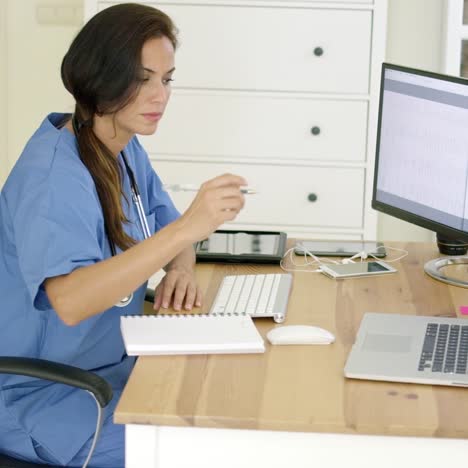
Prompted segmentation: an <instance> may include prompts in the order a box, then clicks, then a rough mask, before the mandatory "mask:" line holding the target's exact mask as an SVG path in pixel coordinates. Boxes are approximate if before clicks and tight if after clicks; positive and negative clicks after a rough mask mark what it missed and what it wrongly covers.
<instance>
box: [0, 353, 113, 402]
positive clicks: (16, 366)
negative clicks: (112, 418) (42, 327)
mask: <svg viewBox="0 0 468 468" xmlns="http://www.w3.org/2000/svg"><path fill="white" fill-rule="evenodd" d="M0 373H2V374H16V375H26V376H28V377H36V378H38V379H44V380H50V381H52V382H58V383H63V384H66V385H71V386H72V387H77V388H81V389H83V390H88V391H89V392H91V393H92V394H93V395H94V396H95V398H96V400H97V401H98V402H99V404H100V405H101V407H102V408H104V407H105V406H107V404H108V403H109V402H110V401H111V399H112V395H113V392H112V387H111V386H110V384H109V383H108V382H107V381H106V380H104V379H103V378H102V377H100V376H99V375H97V374H95V373H93V372H90V371H86V370H83V369H80V368H79V367H74V366H69V365H68V364H60V363H58V362H53V361H46V360H45V359H36V358H24V357H0Z"/></svg>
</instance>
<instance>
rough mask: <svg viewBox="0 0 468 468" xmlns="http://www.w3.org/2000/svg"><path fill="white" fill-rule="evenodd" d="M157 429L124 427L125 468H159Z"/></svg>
mask: <svg viewBox="0 0 468 468" xmlns="http://www.w3.org/2000/svg"><path fill="white" fill-rule="evenodd" d="M159 460H160V458H159V427H158V426H144V425H138V424H127V425H126V426H125V468H159V467H160V466H161V465H160V463H159Z"/></svg>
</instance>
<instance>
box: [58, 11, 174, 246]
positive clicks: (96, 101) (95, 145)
mask: <svg viewBox="0 0 468 468" xmlns="http://www.w3.org/2000/svg"><path fill="white" fill-rule="evenodd" d="M176 35H177V30H176V28H175V26H174V24H173V22H172V20H171V19H170V18H169V17H168V16H167V15H166V14H165V13H163V12H162V11H160V10H157V9H156V8H153V7H151V6H146V5H139V4H136V3H124V4H120V5H115V6H112V7H110V8H107V9H105V10H103V11H101V12H100V13H98V14H97V15H96V16H94V17H93V18H91V20H90V21H89V22H88V23H86V24H85V25H84V27H83V28H82V29H81V31H80V32H79V33H78V35H77V36H76V37H75V39H74V40H73V42H72V44H71V46H70V48H69V50H68V52H67V53H66V55H65V57H64V58H63V61H62V67H61V75H62V81H63V84H64V85H65V88H66V89H67V90H68V91H69V92H70V93H71V94H72V95H73V97H74V98H75V101H76V105H75V114H74V118H75V122H76V123H77V126H78V130H79V131H78V134H77V135H76V138H77V140H78V147H79V151H80V158H81V160H82V161H83V163H84V165H85V166H86V167H87V169H88V171H89V172H90V174H91V176H92V178H93V180H94V184H95V185H96V191H97V194H98V196H99V201H100V203H101V207H102V211H103V215H104V223H105V228H106V231H107V236H108V238H109V241H110V242H111V243H113V244H114V245H117V246H118V247H120V248H121V249H122V250H125V249H127V248H129V247H131V246H132V245H133V244H135V240H134V239H132V238H131V237H130V236H129V235H127V234H126V233H125V231H124V229H123V223H127V222H128V219H127V218H126V216H125V214H124V210H123V208H122V203H121V200H122V197H124V193H123V187H122V173H121V167H120V165H119V162H118V160H117V158H115V156H114V155H112V153H111V151H110V150H109V149H108V148H107V146H106V145H105V144H104V143H103V142H102V141H101V140H100V139H99V138H98V137H97V136H96V134H95V133H94V131H93V119H94V116H95V115H99V116H100V115H104V114H108V113H115V112H117V111H118V110H120V109H122V108H123V107H125V106H126V105H127V104H128V103H129V102H131V101H132V99H133V98H134V97H135V96H136V94H137V92H138V90H139V87H140V85H141V79H142V63H141V51H142V48H143V45H144V43H145V42H146V41H148V40H149V39H154V38H160V37H166V38H168V39H169V40H170V41H171V43H172V45H173V46H174V49H175V48H176V47H177V37H176Z"/></svg>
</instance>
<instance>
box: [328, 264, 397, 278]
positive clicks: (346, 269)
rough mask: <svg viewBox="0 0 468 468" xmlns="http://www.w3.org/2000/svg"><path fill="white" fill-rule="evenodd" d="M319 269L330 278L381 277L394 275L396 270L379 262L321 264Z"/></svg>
mask: <svg viewBox="0 0 468 468" xmlns="http://www.w3.org/2000/svg"><path fill="white" fill-rule="evenodd" d="M320 269H321V271H322V273H323V274H325V275H327V276H330V277H331V278H336V279H340V278H352V277H355V276H371V275H382V274H386V273H395V272H396V271H397V270H395V268H393V267H391V266H390V265H388V264H387V263H384V262H381V261H375V262H355V263H347V264H344V265H343V264H341V263H340V264H336V265H335V264H328V263H327V264H322V265H320Z"/></svg>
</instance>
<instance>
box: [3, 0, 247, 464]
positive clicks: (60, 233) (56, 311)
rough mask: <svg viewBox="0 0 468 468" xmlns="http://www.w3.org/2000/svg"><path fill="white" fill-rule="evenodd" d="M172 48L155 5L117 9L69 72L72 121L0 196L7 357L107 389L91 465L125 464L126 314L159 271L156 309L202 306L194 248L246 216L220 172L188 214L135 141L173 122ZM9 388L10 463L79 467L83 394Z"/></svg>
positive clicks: (11, 384)
mask: <svg viewBox="0 0 468 468" xmlns="http://www.w3.org/2000/svg"><path fill="white" fill-rule="evenodd" d="M176 45H177V40H176V34H175V28H174V25H173V23H172V22H171V20H170V19H169V18H168V17H167V16H166V15H165V14H164V13H162V12H160V11H158V10H156V9H154V8H151V7H149V6H143V5H135V4H121V5H117V6H113V7H111V8H108V9H106V10H103V11H102V12H100V13H99V14H97V15H96V16H95V17H94V18H92V19H91V20H90V21H89V22H88V23H87V24H86V25H85V26H84V27H83V29H82V30H81V31H80V32H79V34H78V35H77V37H76V38H75V39H74V41H73V43H72V44H71V46H70V49H69V51H68V52H67V54H66V55H65V57H64V60H63V63H62V70H61V72H62V79H63V82H64V85H65V87H66V88H67V90H68V91H69V92H70V93H71V94H72V95H73V96H74V98H75V101H76V105H75V110H74V114H73V115H68V114H50V115H49V116H47V117H46V118H45V119H44V121H43V122H42V124H41V126H40V127H39V129H38V130H37V131H36V132H35V133H34V135H33V136H32V137H31V139H30V140H29V142H28V143H27V145H26V147H25V149H24V151H23V153H22V154H21V156H20V158H19V160H18V162H17V164H16V165H15V167H14V168H13V170H12V172H11V174H10V176H9V178H8V180H7V182H6V183H5V185H4V187H3V190H2V192H1V196H0V297H2V306H1V311H0V355H10V356H11V355H15V356H26V357H37V358H42V359H48V360H52V361H59V362H63V363H66V364H71V365H74V366H77V367H81V368H84V369H89V370H92V371H94V372H96V373H97V374H99V375H101V376H102V377H103V378H105V379H106V380H107V381H109V382H110V383H111V385H112V387H113V389H114V398H113V400H112V402H111V403H110V405H109V406H108V408H107V409H106V411H107V412H106V415H105V421H104V427H103V431H102V434H101V437H100V439H99V441H98V444H97V447H96V450H95V452H94V455H93V457H92V459H91V462H90V465H89V466H91V467H100V468H105V467H111V468H119V467H123V466H124V434H123V431H124V427H123V426H120V425H114V424H113V422H112V415H113V410H114V408H115V405H116V403H117V401H118V399H119V396H120V394H121V392H122V389H123V387H124V385H125V383H126V381H127V378H128V376H129V373H130V371H131V369H132V366H133V364H134V359H133V358H130V357H128V356H127V355H126V354H125V349H124V346H123V342H122V338H121V334H120V329H119V324H120V316H121V315H122V314H138V313H141V310H142V304H143V300H144V294H145V290H146V281H147V279H148V278H149V277H150V276H151V275H153V274H154V273H155V272H156V271H158V270H159V269H161V268H164V269H165V270H166V276H165V277H164V279H163V281H162V282H161V284H160V286H159V287H158V290H157V292H156V298H155V307H156V308H159V307H160V306H161V307H163V308H165V307H169V306H173V307H174V309H176V310H180V309H187V310H190V309H191V308H192V307H197V306H200V305H201V301H202V297H201V293H200V290H199V289H198V287H197V285H196V283H195V279H194V274H193V269H194V260H195V256H194V251H193V247H192V245H193V243H194V242H196V241H198V240H201V239H203V238H205V237H207V236H208V235H209V234H210V233H211V232H213V231H214V230H215V229H216V228H217V227H219V226H220V225H221V224H222V223H224V222H226V221H228V220H232V219H234V218H235V216H236V215H237V213H238V212H239V210H240V209H241V208H242V207H243V204H244V198H243V195H242V193H241V191H240V187H241V186H243V185H246V181H245V180H244V179H243V178H241V177H238V176H235V175H230V174H225V175H222V176H219V177H217V178H215V179H212V180H209V181H207V182H205V183H204V184H203V185H202V186H201V189H200V191H199V192H198V194H197V195H196V197H195V199H194V201H193V203H192V204H191V206H190V207H189V208H188V210H187V211H186V212H185V213H184V214H182V215H179V213H178V212H177V210H176V209H175V207H174V205H173V203H172V202H171V200H170V198H169V196H168V195H167V193H166V192H164V191H163V190H162V186H161V181H160V180H159V178H158V176H157V175H156V174H155V172H154V171H153V169H152V167H151V165H150V162H149V159H148V156H147V154H146V152H145V151H144V149H143V148H142V147H141V145H140V143H139V142H138V139H137V137H136V135H137V134H138V135H152V134H153V133H155V131H156V129H157V127H158V124H159V121H160V119H161V118H162V116H163V115H164V112H165V109H166V105H167V103H168V100H169V96H170V91H171V86H170V85H171V81H172V76H173V73H174V52H175V48H176ZM127 165H128V167H129V170H127V169H126V166H127ZM132 174H133V176H132ZM132 177H134V179H135V183H136V185H137V186H138V188H139V193H140V197H141V206H142V211H143V213H142V214H143V215H144V218H145V219H146V223H143V222H141V221H142V216H139V214H138V208H139V207H138V205H136V204H135V203H134V202H133V195H134V194H133V193H132V190H131V178H132ZM140 214H141V213H140ZM145 229H147V230H149V232H147V233H146V235H145V233H144V231H145ZM124 298H126V299H127V300H125V299H124ZM128 298H131V301H129V300H128ZM0 385H1V393H0V452H1V453H5V454H8V455H11V456H13V457H17V458H21V459H24V460H30V461H33V462H37V463H51V464H57V465H63V466H81V465H82V464H83V462H84V460H85V459H86V456H87V454H88V451H89V448H90V444H91V441H92V437H93V434H94V429H95V421H96V408H95V403H94V401H93V400H92V398H90V397H89V395H87V394H86V392H83V391H81V390H75V389H73V388H71V387H68V386H65V385H61V384H55V383H51V382H47V381H43V380H37V379H33V378H29V377H20V376H5V375H2V376H0Z"/></svg>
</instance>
